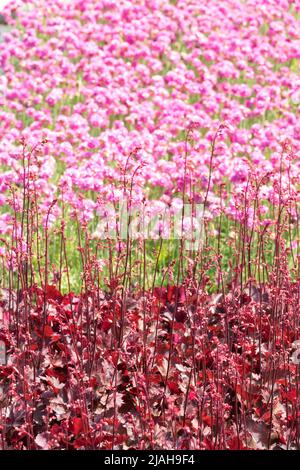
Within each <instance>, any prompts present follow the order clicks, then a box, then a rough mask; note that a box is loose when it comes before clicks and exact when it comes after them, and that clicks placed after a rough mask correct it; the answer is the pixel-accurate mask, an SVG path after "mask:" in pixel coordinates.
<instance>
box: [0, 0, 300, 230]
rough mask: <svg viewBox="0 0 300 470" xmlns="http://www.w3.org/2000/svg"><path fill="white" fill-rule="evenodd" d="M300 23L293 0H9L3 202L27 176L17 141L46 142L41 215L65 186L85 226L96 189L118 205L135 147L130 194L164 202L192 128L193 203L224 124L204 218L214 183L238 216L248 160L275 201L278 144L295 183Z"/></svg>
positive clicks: (0, 89) (174, 189) (215, 205)
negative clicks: (288, 149)
mask: <svg viewBox="0 0 300 470" xmlns="http://www.w3.org/2000/svg"><path fill="white" fill-rule="evenodd" d="M11 11H14V15H13V18H15V19H12V17H11V15H10V12H11ZM299 15H300V2H299V0H296V1H288V0H251V1H247V2H241V1H239V0H231V1H228V0H226V1H225V0H223V1H222V0H210V1H206V0H204V1H202V2H199V1H197V0H177V1H167V0H133V1H130V2H128V1H126V0H120V1H118V2H112V1H110V0H85V1H80V0H76V1H74V2H72V3H69V2H64V1H62V0H51V1H49V0H47V1H46V0H26V1H22V0H20V1H19V0H18V1H14V2H11V3H10V5H9V7H7V17H8V21H9V22H10V23H11V25H12V29H11V31H10V32H9V33H7V34H6V36H5V40H4V42H3V43H2V44H1V45H0V67H1V70H2V72H3V74H2V75H1V76H0V105H1V119H0V137H1V142H2V146H1V151H0V164H1V168H2V172H1V175H0V189H1V193H2V194H1V199H0V204H1V205H4V204H5V202H6V196H4V193H5V191H6V190H7V188H8V187H9V186H10V185H11V184H12V183H13V182H14V183H17V182H18V181H19V180H20V178H21V177H22V171H21V170H20V161H19V160H20V158H19V159H18V157H16V155H18V151H19V139H20V138H21V137H24V138H25V139H26V141H27V142H31V143H33V144H35V143H36V142H39V141H41V140H42V139H45V138H46V139H47V141H48V142H47V144H46V145H45V146H44V147H43V151H42V155H41V160H42V165H41V168H40V171H39V175H38V178H37V181H36V184H37V185H38V186H39V188H40V194H41V195H43V203H42V206H41V211H44V212H45V211H46V210H47V207H48V206H49V204H50V203H51V201H52V200H53V199H54V198H55V197H57V196H58V197H60V194H61V193H62V192H63V193H64V200H65V201H68V202H69V203H70V204H71V206H72V207H73V209H75V210H76V211H77V212H78V213H79V215H80V217H82V220H89V219H91V218H93V215H94V214H95V211H97V210H98V209H99V207H98V202H95V201H92V199H91V195H90V194H91V193H90V191H92V192H96V193H97V194H98V195H100V196H101V197H100V199H101V200H102V201H103V200H107V199H109V200H112V199H114V198H116V199H118V198H119V197H121V196H122V191H120V188H119V186H120V182H122V181H123V179H124V178H123V174H124V167H125V162H126V161H127V159H128V155H129V154H130V152H132V150H133V149H134V148H136V147H137V146H140V147H141V150H140V151H139V152H138V153H136V154H135V156H134V158H130V159H129V161H128V165H127V168H126V171H127V175H128V179H129V177H130V175H131V174H132V173H133V172H134V169H135V168H136V166H137V165H138V164H139V163H140V162H141V161H142V162H143V165H141V168H140V170H139V171H138V172H137V174H136V176H135V180H134V190H133V195H132V197H133V198H134V200H136V201H137V202H140V201H141V200H142V199H143V198H145V197H146V198H149V197H151V198H152V194H153V190H155V191H156V192H155V194H164V197H166V196H167V197H169V198H172V197H173V195H176V193H178V191H180V190H181V189H182V187H183V180H184V160H185V158H184V152H185V144H184V137H183V133H184V131H185V130H186V129H188V127H189V125H190V123H191V122H197V124H198V126H197V128H195V129H193V138H194V141H193V144H192V143H190V142H189V143H188V145H187V147H188V172H189V176H190V178H191V180H192V183H193V185H194V194H196V195H198V199H199V201H201V200H203V197H204V194H205V191H206V188H207V183H208V179H209V161H210V152H211V142H212V140H213V138H214V134H215V131H216V129H217V128H218V126H219V124H220V123H223V122H226V123H227V124H228V129H227V131H226V132H225V134H224V135H223V136H220V138H218V139H217V142H216V145H215V149H214V158H213V171H212V175H211V180H212V181H211V184H210V188H209V194H208V199H207V200H208V203H209V205H210V209H211V210H210V212H211V214H212V216H213V215H216V214H218V211H219V209H220V201H219V198H218V197H217V196H216V192H215V190H214V188H215V187H219V185H220V183H222V182H224V181H230V182H231V191H230V192H229V193H228V194H227V202H226V205H227V210H228V213H229V214H231V215H232V216H236V214H237V212H236V205H235V202H234V201H235V198H236V197H238V194H239V191H243V190H244V189H245V185H246V184H247V180H248V176H249V171H254V170H253V168H252V169H251V166H252V167H255V172H256V173H257V178H260V177H264V176H265V175H266V174H268V175H269V183H268V188H266V185H264V186H263V187H262V188H261V191H262V193H261V194H260V197H262V198H265V199H267V200H271V201H272V197H273V195H274V189H273V179H274V178H276V175H278V169H279V168H280V162H281V159H282V154H281V141H282V140H284V139H286V138H289V139H290V143H291V145H292V146H293V158H292V159H290V161H289V177H290V180H289V181H295V182H296V181H297V179H298V178H299V168H300V167H299V148H300V146H299V140H300V126H299V123H298V116H297V113H298V111H299V106H300V80H299V73H298V71H299V60H300V52H299V51H300V47H299V46H300V34H299ZM195 127H196V126H195ZM285 169H286V167H285ZM286 175H287V172H286V171H284V175H283V180H284V179H285V178H286ZM286 184H288V183H286ZM289 185H290V183H289ZM289 187H290V186H289ZM290 189H291V188H290ZM263 191H264V192H263ZM275 192H276V191H275ZM232 195H233V197H232ZM159 197H160V196H157V198H159ZM273 199H276V197H275V196H274V198H273ZM273 202H274V201H273ZM3 217H4V219H3ZM5 217H7V216H6V214H4V215H1V220H0V223H1V227H2V225H3V224H4V226H5V222H4V221H5V220H6V219H5Z"/></svg>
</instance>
